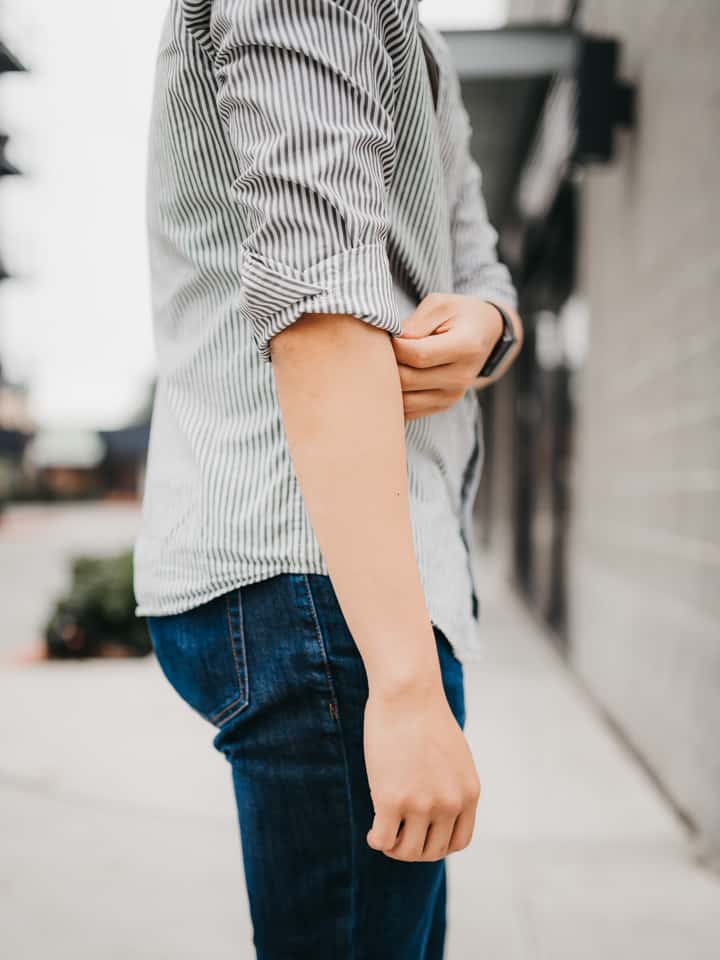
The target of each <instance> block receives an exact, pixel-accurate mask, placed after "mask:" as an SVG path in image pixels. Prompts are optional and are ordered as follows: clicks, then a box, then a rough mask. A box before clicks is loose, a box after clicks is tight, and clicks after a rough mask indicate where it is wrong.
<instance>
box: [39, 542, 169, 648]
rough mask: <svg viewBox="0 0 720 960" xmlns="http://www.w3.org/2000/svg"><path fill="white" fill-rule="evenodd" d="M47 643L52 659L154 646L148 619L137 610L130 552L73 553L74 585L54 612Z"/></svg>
mask: <svg viewBox="0 0 720 960" xmlns="http://www.w3.org/2000/svg"><path fill="white" fill-rule="evenodd" d="M45 643H46V648H47V655H48V657H50V658H53V659H71V658H84V657H98V656H143V655H144V654H146V653H149V652H150V650H151V645H150V640H149V637H148V632H147V627H146V625H145V622H144V620H141V619H139V618H137V617H136V616H135V596H134V593H133V583H132V555H131V554H130V553H129V552H126V553H121V554H119V555H118V556H114V557H77V558H76V559H75V561H74V562H73V567H72V583H71V586H70V589H69V591H68V593H67V594H66V595H65V596H64V597H62V598H61V599H60V600H59V601H58V604H57V606H56V608H55V611H54V612H53V614H52V616H51V618H50V621H49V623H48V625H47V628H46V631H45Z"/></svg>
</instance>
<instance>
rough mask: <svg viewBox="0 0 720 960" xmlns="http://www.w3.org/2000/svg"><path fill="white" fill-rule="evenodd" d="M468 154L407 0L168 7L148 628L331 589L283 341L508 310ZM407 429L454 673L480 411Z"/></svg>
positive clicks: (157, 105)
mask: <svg viewBox="0 0 720 960" xmlns="http://www.w3.org/2000/svg"><path fill="white" fill-rule="evenodd" d="M424 47H427V49H429V50H430V51H431V52H432V55H433V57H434V59H435V61H436V63H437V65H438V67H439V78H440V79H439V88H438V90H437V98H438V99H437V108H436V105H435V103H434V98H433V92H432V90H431V85H430V81H429V79H428V70H427V61H426V58H425V52H424ZM469 137H470V127H469V123H468V118H467V114H466V112H465V110H464V108H463V105H462V102H461V98H460V90H459V83H458V79H457V76H456V75H455V73H454V70H453V68H452V64H451V62H450V57H449V52H448V49H447V47H446V45H445V43H444V41H443V40H442V39H441V37H440V36H439V35H438V34H437V33H435V32H434V31H431V30H429V29H428V28H427V27H425V26H423V25H421V24H419V22H418V10H417V3H416V0H172V2H171V4H170V8H169V10H168V14H167V16H166V19H165V23H164V27H163V33H162V37H161V41H160V48H159V51H158V60H157V71H156V84H155V94H154V103H153V112H152V121H151V130H150V153H149V164H148V194H147V201H148V226H149V234H150V256H151V275H152V297H153V311H154V323H155V338H156V347H157V356H158V383H157V392H156V397H155V404H154V409H153V418H152V427H151V438H150V450H149V456H148V466H147V474H146V483H145V494H144V501H143V519H142V525H141V529H140V533H139V537H138V540H137V542H136V546H135V591H136V596H137V602H138V607H137V611H138V613H139V614H153V615H164V614H169V613H175V612H180V611H182V610H187V609H189V608H191V607H193V606H197V605H198V604H201V603H203V602H205V601H207V600H210V599H211V598H213V597H214V596H217V595H219V594H220V593H223V592H225V591H227V590H230V589H232V588H234V587H238V586H240V585H242V584H246V583H250V582H254V581H257V580H261V579H264V578H266V577H270V576H273V575H275V574H278V573H283V572H288V573H327V569H326V567H325V564H324V562H323V558H322V555H321V553H320V549H319V547H318V544H317V540H316V538H315V536H314V533H313V531H312V528H311V526H310V523H309V519H308V516H307V513H306V511H305V507H304V504H303V501H302V497H301V495H300V491H299V488H298V484H297V480H296V478H295V475H294V472H293V469H292V465H291V462H290V458H289V455H288V450H287V446H286V443H285V437H284V433H283V429H282V422H281V418H280V410H279V407H278V403H277V398H276V394H275V389H274V383H273V376H272V365H271V364H270V363H269V362H268V361H269V347H268V345H269V342H270V340H271V339H272V337H273V336H274V335H275V334H277V333H278V332H280V331H281V330H283V329H284V328H285V327H287V326H288V325H289V324H291V323H293V321H294V320H296V319H297V318H298V317H299V316H300V315H301V314H302V313H305V312H324V313H343V314H348V313H349V314H354V315H356V316H357V317H359V318H360V319H362V320H365V321H366V322H368V323H370V324H373V325H374V326H377V327H380V328H382V329H385V330H387V331H388V332H389V333H391V334H394V333H398V332H399V331H400V329H401V321H402V317H403V315H405V314H407V313H409V312H410V311H411V310H412V309H413V308H414V306H415V305H416V304H417V302H418V301H419V300H420V299H421V298H422V297H423V296H425V295H426V294H428V293H430V292H438V291H445V292H453V291H454V292H456V293H473V294H476V295H479V296H485V297H487V298H489V299H498V300H501V301H504V302H505V303H508V304H511V305H512V304H514V302H515V294H514V291H513V288H512V284H511V282H510V278H509V275H508V273H507V270H506V269H505V267H504V266H503V265H502V264H500V263H498V261H497V256H496V253H495V244H496V234H495V231H494V230H493V228H492V227H491V226H490V224H489V223H488V220H487V215H486V211H485V206H484V203H483V200H482V195H481V191H480V173H479V171H478V169H477V166H476V165H475V163H474V162H473V161H472V159H471V157H470V153H469ZM369 388H370V389H371V386H370V385H369ZM406 436H407V448H408V474H409V485H410V498H411V509H412V519H413V532H414V537H415V544H416V550H417V555H418V562H419V565H420V571H421V575H422V579H423V584H424V587H425V593H426V599H427V603H428V609H429V611H430V614H431V617H432V619H433V621H434V622H435V623H436V624H437V625H438V626H439V627H440V628H441V629H442V630H443V631H444V632H445V633H446V634H447V636H448V638H449V639H450V641H451V642H452V643H453V645H454V647H455V649H456V652H457V653H458V655H459V656H460V657H461V658H462V657H463V656H469V655H472V653H474V652H475V651H476V650H477V649H478V641H477V624H476V622H475V620H474V618H473V614H472V592H473V585H472V581H471V575H470V573H469V564H468V551H467V547H466V543H467V542H471V535H470V510H471V506H472V499H473V497H474V495H475V491H476V485H477V481H478V478H479V472H480V461H481V459H482V456H481V444H482V441H481V438H480V413H479V407H478V403H477V396H476V394H475V393H474V392H473V391H468V393H467V394H466V395H465V397H464V398H463V399H462V400H461V401H460V402H459V403H457V404H456V405H455V406H454V407H453V408H452V409H451V410H449V411H446V412H444V413H442V414H438V415H435V416H432V417H426V418H423V419H420V420H416V421H413V422H411V423H409V424H408V425H407V428H406Z"/></svg>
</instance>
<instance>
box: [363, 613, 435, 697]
mask: <svg viewBox="0 0 720 960" xmlns="http://www.w3.org/2000/svg"><path fill="white" fill-rule="evenodd" d="M396 639H397V638H396ZM383 650H384V651H386V652H384V653H383V654H382V655H380V656H377V657H376V658H372V657H371V658H366V659H365V670H366V673H367V678H368V688H369V691H370V696H372V697H373V699H375V700H382V701H387V702H396V701H398V702H399V701H411V700H418V701H420V700H422V699H423V698H426V697H432V696H433V695H434V694H435V693H436V692H438V691H442V689H443V687H442V674H441V672H440V661H439V659H438V655H437V647H436V645H435V634H434V633H433V631H432V628H431V629H430V631H429V636H426V637H425V638H424V639H423V640H422V641H420V638H419V637H418V636H417V635H415V636H413V638H412V640H411V642H408V643H398V642H395V643H393V642H388V643H387V644H383Z"/></svg>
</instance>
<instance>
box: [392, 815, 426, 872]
mask: <svg viewBox="0 0 720 960" xmlns="http://www.w3.org/2000/svg"><path fill="white" fill-rule="evenodd" d="M429 826H430V821H429V820H428V818H427V816H425V815H424V814H409V815H408V816H407V817H406V818H405V820H404V821H403V825H402V829H401V830H400V836H399V838H398V841H397V844H396V845H395V846H394V847H393V848H392V850H390V851H387V850H386V851H385V854H386V856H388V857H390V858H391V859H392V860H408V861H409V860H420V859H421V858H422V855H423V850H424V848H425V839H426V837H427V832H428V827H429Z"/></svg>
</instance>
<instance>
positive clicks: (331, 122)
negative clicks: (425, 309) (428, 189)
mask: <svg viewBox="0 0 720 960" xmlns="http://www.w3.org/2000/svg"><path fill="white" fill-rule="evenodd" d="M391 6H392V3H391V2H390V3H388V2H385V3H381V2H380V0H302V2H300V0H214V2H213V7H212V18H211V24H210V27H211V36H212V42H213V48H214V70H215V74H216V78H217V83H218V95H217V99H218V107H219V112H220V116H221V119H222V122H223V124H224V127H225V129H226V132H227V135H228V137H229V140H230V142H231V144H232V147H233V152H234V156H235V157H236V158H237V160H238V168H237V175H236V176H235V179H234V184H233V187H234V192H235V197H236V200H237V203H238V204H239V207H240V213H241V220H242V227H243V237H242V253H243V256H242V263H241V264H239V265H238V268H239V270H240V272H241V283H242V293H241V302H240V304H239V308H240V313H241V316H242V319H243V320H244V321H246V322H248V323H249V324H251V327H252V330H253V335H254V338H255V342H256V344H257V346H258V349H259V350H260V353H261V355H262V356H263V358H264V359H266V360H269V359H270V341H271V339H272V337H274V336H275V335H276V334H278V333H280V332H281V331H282V330H284V329H285V328H286V327H288V326H289V325H290V324H292V323H293V322H294V321H295V320H296V319H297V318H298V317H299V316H301V315H302V314H303V313H338V314H351V315H354V316H356V317H358V318H360V319H361V320H365V321H367V322H368V323H370V324H372V325H373V326H376V327H380V328H382V329H385V330H387V331H388V332H390V333H393V334H397V333H399V332H400V330H401V324H400V319H399V317H398V313H397V307H396V305H395V300H394V297H393V290H392V278H391V274H390V268H389V264H388V259H387V253H386V238H387V230H388V209H387V194H388V188H389V185H390V182H391V179H392V174H393V169H394V163H395V140H394V122H393V114H394V77H393V65H392V62H391V59H390V57H389V55H388V52H387V49H386V44H385V40H384V38H385V35H386V31H387V30H388V29H389V24H388V23H387V22H386V20H385V19H384V18H386V17H387V16H388V9H389V8H391Z"/></svg>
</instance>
